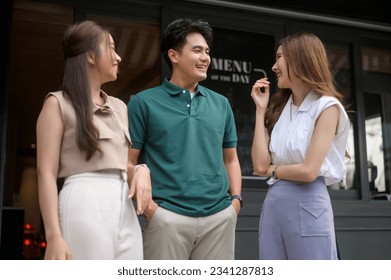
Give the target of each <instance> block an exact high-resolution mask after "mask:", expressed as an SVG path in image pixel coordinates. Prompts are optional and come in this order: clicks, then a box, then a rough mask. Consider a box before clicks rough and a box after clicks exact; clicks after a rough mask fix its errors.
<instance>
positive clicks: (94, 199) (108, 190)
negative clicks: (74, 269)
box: [59, 170, 143, 260]
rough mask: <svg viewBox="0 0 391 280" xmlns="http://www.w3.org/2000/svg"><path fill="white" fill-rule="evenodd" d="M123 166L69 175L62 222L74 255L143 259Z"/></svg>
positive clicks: (62, 194)
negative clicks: (121, 168) (120, 169)
mask: <svg viewBox="0 0 391 280" xmlns="http://www.w3.org/2000/svg"><path fill="white" fill-rule="evenodd" d="M128 192H129V187H128V183H127V174H126V172H124V171H119V170H103V171H96V172H86V173H82V174H77V175H73V176H69V177H67V178H66V179H65V182H64V186H63V188H62V189H61V191H60V194H59V217H60V226H61V230H62V233H63V236H64V238H65V240H66V241H67V243H68V245H69V247H70V249H71V253H72V257H73V259H79V260H80V259H90V260H99V259H101V260H109V259H143V246H142V244H143V242H142V234H141V228H140V224H139V221H138V218H137V215H136V212H135V210H134V206H133V203H132V201H131V200H129V199H128Z"/></svg>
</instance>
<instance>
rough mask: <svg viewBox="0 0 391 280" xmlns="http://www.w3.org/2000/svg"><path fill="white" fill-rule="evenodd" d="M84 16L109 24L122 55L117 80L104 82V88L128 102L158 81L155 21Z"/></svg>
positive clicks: (157, 27)
mask: <svg viewBox="0 0 391 280" xmlns="http://www.w3.org/2000/svg"><path fill="white" fill-rule="evenodd" d="M87 18H88V19H91V20H94V21H96V22H98V23H100V24H101V25H103V26H105V27H107V28H109V31H110V33H111V35H112V36H113V39H114V42H115V45H116V52H117V53H118V55H119V56H120V57H121V63H120V65H119V74H118V78H117V80H116V81H115V82H113V83H107V84H105V85H103V86H102V88H103V90H105V91H107V93H108V94H109V95H112V96H116V97H118V98H120V99H121V100H122V101H124V102H125V103H128V102H129V99H130V97H131V96H132V95H133V94H136V93H138V92H139V91H142V90H144V89H146V88H151V87H155V86H158V85H160V82H161V81H160V64H161V63H160V25H159V24H158V23H153V22H143V21H137V20H133V19H121V18H114V17H109V16H102V15H92V14H89V15H88V16H87Z"/></svg>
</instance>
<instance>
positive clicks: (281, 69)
mask: <svg viewBox="0 0 391 280" xmlns="http://www.w3.org/2000/svg"><path fill="white" fill-rule="evenodd" d="M272 70H273V72H274V73H276V75H277V80H278V87H279V88H291V87H292V81H291V78H290V75H291V73H288V66H287V63H286V60H285V58H284V53H283V50H282V47H281V46H279V47H278V49H277V52H276V63H274V65H273V67H272Z"/></svg>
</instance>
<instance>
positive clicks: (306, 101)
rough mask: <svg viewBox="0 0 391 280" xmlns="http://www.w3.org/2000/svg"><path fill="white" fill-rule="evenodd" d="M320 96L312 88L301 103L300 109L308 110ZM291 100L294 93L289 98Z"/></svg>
mask: <svg viewBox="0 0 391 280" xmlns="http://www.w3.org/2000/svg"><path fill="white" fill-rule="evenodd" d="M319 97H320V95H319V94H317V93H316V92H314V91H313V90H311V91H310V92H309V93H308V94H307V96H306V97H305V98H304V100H303V103H301V105H300V107H299V108H298V111H303V112H307V111H309V110H310V108H311V105H312V103H313V102H314V101H315V100H317V99H318V98H319ZM289 101H290V102H292V95H291V96H290V98H289Z"/></svg>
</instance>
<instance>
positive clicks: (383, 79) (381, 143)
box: [361, 47, 391, 200]
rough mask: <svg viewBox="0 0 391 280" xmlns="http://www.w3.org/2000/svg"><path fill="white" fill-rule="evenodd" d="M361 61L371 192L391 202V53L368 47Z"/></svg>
mask: <svg viewBox="0 0 391 280" xmlns="http://www.w3.org/2000/svg"><path fill="white" fill-rule="evenodd" d="M361 59H362V67H363V77H364V79H363V86H364V98H365V99H364V100H365V132H366V148H367V164H368V181H369V182H368V183H369V188H370V193H371V196H372V198H373V199H384V200H390V193H391V191H390V169H391V165H390V161H391V157H390V154H391V149H390V147H391V138H390V135H391V131H390V130H391V126H390V123H391V113H390V112H389V111H390V110H389V108H390V104H391V91H390V88H391V82H390V81H391V50H387V49H381V48H373V47H364V48H362V57H361Z"/></svg>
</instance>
